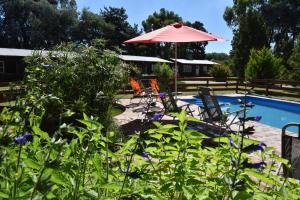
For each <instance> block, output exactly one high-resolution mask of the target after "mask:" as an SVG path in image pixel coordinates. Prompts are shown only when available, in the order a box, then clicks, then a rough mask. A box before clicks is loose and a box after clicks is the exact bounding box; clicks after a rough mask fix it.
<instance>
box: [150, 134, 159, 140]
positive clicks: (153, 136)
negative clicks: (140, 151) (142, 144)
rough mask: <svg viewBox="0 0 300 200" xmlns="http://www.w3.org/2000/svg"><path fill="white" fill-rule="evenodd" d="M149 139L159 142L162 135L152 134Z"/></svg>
mask: <svg viewBox="0 0 300 200" xmlns="http://www.w3.org/2000/svg"><path fill="white" fill-rule="evenodd" d="M150 137H152V138H155V139H158V140H160V139H161V138H162V134H153V135H150Z"/></svg>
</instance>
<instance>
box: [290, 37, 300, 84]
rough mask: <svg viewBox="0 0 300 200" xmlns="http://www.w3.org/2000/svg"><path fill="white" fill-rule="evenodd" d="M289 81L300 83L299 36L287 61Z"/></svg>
mask: <svg viewBox="0 0 300 200" xmlns="http://www.w3.org/2000/svg"><path fill="white" fill-rule="evenodd" d="M288 65H289V70H290V71H289V73H287V74H289V77H287V78H289V79H291V80H297V81H300V34H299V35H298V37H297V39H296V42H295V46H294V48H293V50H292V54H291V56H290V58H289V59H288Z"/></svg>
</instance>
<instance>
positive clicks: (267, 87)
mask: <svg viewBox="0 0 300 200" xmlns="http://www.w3.org/2000/svg"><path fill="white" fill-rule="evenodd" d="M266 96H269V84H268V83H267V86H266Z"/></svg>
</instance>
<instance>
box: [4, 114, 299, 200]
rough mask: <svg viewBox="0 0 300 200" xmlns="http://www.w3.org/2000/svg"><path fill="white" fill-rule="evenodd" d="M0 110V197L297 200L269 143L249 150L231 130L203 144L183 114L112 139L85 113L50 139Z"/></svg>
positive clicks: (35, 125)
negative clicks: (125, 138) (172, 120)
mask: <svg viewBox="0 0 300 200" xmlns="http://www.w3.org/2000/svg"><path fill="white" fill-rule="evenodd" d="M64 114H65V115H72V114H71V113H64ZM0 116H1V117H0V122H1V124H3V125H4V126H3V128H2V129H0V142H1V143H0V149H1V151H0V158H1V160H0V174H1V176H0V198H1V199H58V200H60V199H291V200H292V199H299V195H300V186H299V184H298V183H297V182H296V181H295V180H292V179H287V178H284V177H281V176H277V175H276V173H275V170H276V167H275V162H283V163H284V164H285V165H286V164H287V162H286V160H284V159H282V158H280V157H278V156H277V155H275V154H274V153H272V152H273V150H272V149H269V148H266V149H261V150H259V151H255V152H253V153H251V155H250V156H249V153H247V152H249V151H251V148H249V147H251V146H252V147H255V145H256V143H254V142H253V140H248V139H246V138H243V139H242V136H240V135H235V134H233V135H231V138H228V137H221V138H215V139H213V140H210V142H215V143H217V144H219V145H216V147H215V148H212V147H207V146H204V145H203V144H205V141H207V140H208V138H207V136H205V135H203V134H201V133H199V132H197V131H194V130H190V129H187V120H188V118H187V117H186V115H185V113H184V112H182V113H181V114H176V117H177V118H178V119H179V122H178V124H168V125H162V124H160V123H158V122H156V123H155V125H156V128H155V129H150V130H148V131H147V132H146V133H140V134H134V135H132V136H131V138H130V139H129V140H128V141H126V142H123V143H118V144H114V143H112V142H111V138H112V137H113V134H112V133H108V132H104V131H103V126H102V125H101V124H100V123H99V122H98V121H99V120H98V119H97V118H91V117H88V116H86V115H84V116H83V119H78V122H79V123H80V124H82V126H81V127H77V126H74V125H70V124H62V125H61V126H60V127H59V129H58V130H57V132H56V134H55V135H54V136H53V137H50V136H49V135H48V133H46V132H44V131H42V130H40V129H39V119H40V116H36V115H33V114H31V115H30V116H29V121H30V124H29V125H27V126H26V128H25V127H24V126H25V125H26V123H24V118H23V117H22V112H21V111H20V112H19V111H17V112H16V111H12V110H7V109H4V111H3V112H2V113H1V115H0ZM190 120H191V119H190ZM193 121H195V120H193ZM24 128H25V129H27V130H29V129H30V130H31V132H30V133H31V135H29V134H24V133H26V132H25V129H24ZM63 132H68V133H70V134H72V135H73V138H72V139H71V140H68V141H67V140H64V139H62V138H61V135H62V133H63ZM206 143H207V142H206ZM111 146H113V147H114V148H111ZM256 147H258V146H257V145H256ZM112 149H113V151H112ZM246 149H247V151H246ZM254 149H255V148H254ZM249 157H255V158H259V159H255V160H260V159H261V160H262V161H265V162H260V161H258V162H259V163H258V164H255V165H252V162H253V161H251V159H250V158H249Z"/></svg>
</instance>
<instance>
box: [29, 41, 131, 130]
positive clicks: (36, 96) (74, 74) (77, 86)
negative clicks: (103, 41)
mask: <svg viewBox="0 0 300 200" xmlns="http://www.w3.org/2000/svg"><path fill="white" fill-rule="evenodd" d="M97 47H98V48H95V47H93V46H83V45H79V46H74V45H72V44H71V45H63V46H59V47H57V49H55V50H54V51H51V52H50V53H49V54H47V55H41V54H40V53H39V52H36V53H35V54H34V55H33V56H32V57H29V58H28V59H27V63H28V64H27V68H26V78H25V81H24V85H25V89H26V90H25V96H26V99H27V100H30V101H31V104H32V105H34V106H35V109H39V110H40V111H43V112H44V118H43V119H44V120H43V121H44V122H45V123H43V125H42V126H43V127H44V128H45V129H44V130H47V131H49V132H54V131H55V128H57V126H58V125H59V122H58V120H57V119H58V117H57V116H59V115H60V114H61V113H64V112H65V111H66V110H72V112H75V113H76V115H75V116H77V117H79V116H81V115H82V113H83V112H85V113H87V114H89V115H96V116H99V117H100V119H101V120H102V122H103V123H104V124H106V125H107V124H108V122H106V121H109V120H110V117H109V116H110V115H109V112H110V110H111V106H112V103H113V99H114V97H115V95H116V94H117V92H118V91H119V90H120V89H121V88H122V85H123V83H126V82H127V77H128V68H129V66H127V65H125V64H124V63H122V62H121V61H120V59H118V57H117V56H116V54H115V53H114V52H111V51H104V50H103V49H102V48H101V45H97ZM74 123H76V122H74ZM53 128H54V129H53Z"/></svg>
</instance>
